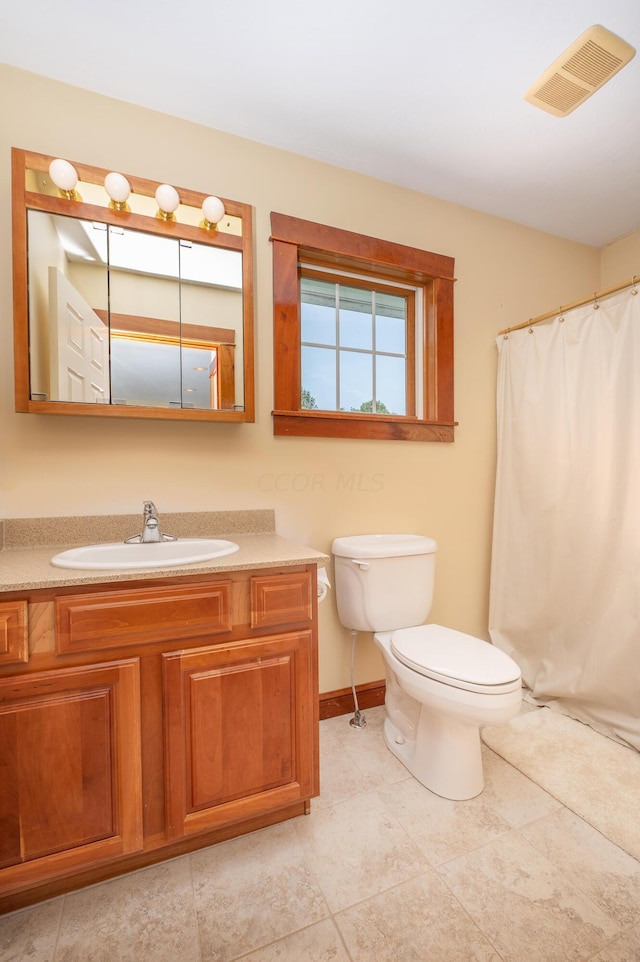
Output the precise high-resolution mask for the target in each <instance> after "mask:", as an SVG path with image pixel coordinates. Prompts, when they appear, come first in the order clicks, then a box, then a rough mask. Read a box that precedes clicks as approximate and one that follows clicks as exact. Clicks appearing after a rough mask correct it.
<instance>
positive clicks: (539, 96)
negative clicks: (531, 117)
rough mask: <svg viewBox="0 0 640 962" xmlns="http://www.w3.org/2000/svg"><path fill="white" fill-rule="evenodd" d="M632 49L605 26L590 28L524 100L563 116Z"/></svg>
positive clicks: (629, 56) (627, 57)
mask: <svg viewBox="0 0 640 962" xmlns="http://www.w3.org/2000/svg"><path fill="white" fill-rule="evenodd" d="M634 56H635V50H634V49H633V47H631V46H630V45H629V44H628V43H625V41H624V40H621V39H620V37H617V36H616V35H615V33H611V32H610V31H609V30H605V28H604V27H600V26H595V27H589V29H588V30H585V32H584V33H583V34H582V35H581V36H580V37H578V39H577V40H576V41H574V43H572V44H571V46H570V47H569V49H568V50H565V52H564V53H563V54H561V56H559V57H558V59H557V60H556V61H554V63H552V64H551V66H550V67H549V68H548V70H545V72H544V73H543V74H542V76H541V77H540V78H539V79H538V80H536V82H535V83H534V84H532V85H531V87H529V89H528V90H527V92H526V94H525V95H524V99H525V100H526V101H528V103H530V104H533V105H534V107H540V109H541V110H546V111H547V113H550V114H554V115H555V116H556V117H566V116H567V114H570V113H571V111H572V110H575V109H576V107H578V106H579V105H580V104H581V103H582V102H583V101H585V100H586V99H587V97H590V96H591V94H594V93H595V92H596V90H599V89H600V87H602V86H603V84H605V83H606V82H607V80H610V79H611V77H613V75H614V74H616V73H618V71H619V70H622V68H623V67H624V66H625V65H626V64H628V63H629V61H630V60H631V59H633V57H634Z"/></svg>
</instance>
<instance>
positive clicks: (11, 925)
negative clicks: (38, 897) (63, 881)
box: [0, 899, 63, 962]
mask: <svg viewBox="0 0 640 962" xmlns="http://www.w3.org/2000/svg"><path fill="white" fill-rule="evenodd" d="M62 905H63V900H62V899H53V900H52V901H51V902H43V903H42V904H41V905H34V906H32V907H31V908H28V909H21V910H20V911H19V912H11V913H10V914H9V915H3V916H0V962H23V960H25V959H28V960H29V962H51V959H53V957H54V952H55V947H56V941H57V938H58V927H59V925H60V916H61V915H62Z"/></svg>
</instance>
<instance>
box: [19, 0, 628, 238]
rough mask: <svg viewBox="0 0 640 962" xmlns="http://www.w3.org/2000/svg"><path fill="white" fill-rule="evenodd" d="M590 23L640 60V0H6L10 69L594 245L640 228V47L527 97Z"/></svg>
mask: <svg viewBox="0 0 640 962" xmlns="http://www.w3.org/2000/svg"><path fill="white" fill-rule="evenodd" d="M36 8H37V9H36ZM594 24H601V25H602V26H604V27H606V28H607V29H608V30H611V31H612V32H613V33H616V34H618V35H619V36H621V37H622V38H623V39H624V40H626V41H627V42H628V43H630V44H631V45H632V46H633V47H635V48H636V49H637V50H639V51H640V0H537V2H536V3H529V4H525V3H522V2H519V0H485V2H484V3H480V2H479V0H448V3H443V2H437V3H436V2H431V3H430V2H429V0H396V2H389V0H366V2H365V0H323V2H322V3H313V4H312V3H310V2H309V0H306V2H305V0H217V2H216V0H180V2H176V0H171V2H169V0H109V3H108V5H107V4H104V3H87V2H86V0H57V2H56V3H45V2H44V0H37V2H36V3H35V4H33V3H20V2H15V0H14V2H12V3H9V2H8V0H5V3H4V4H3V10H2V14H1V16H0V62H4V63H8V64H11V65H13V66H16V67H21V68H23V69H25V70H30V71H32V72H34V73H38V74H42V75H44V76H47V77H53V78H55V79H57V80H61V81H64V82H66V83H70V84H73V85H75V86H79V87H84V88H86V89H88V90H93V91H97V92H99V93H103V94H106V95H108V96H111V97H116V98H118V99H120V100H125V101H129V102H131V103H135V104H140V105H143V106H146V107H150V108H153V109H156V110H160V111H163V112H165V113H169V114H173V115H175V116H178V117H184V118H188V119H189V120H193V121H196V122H198V123H201V124H205V125H207V126H210V127H214V128H217V129H218V130H223V131H228V132H230V133H234V134H239V135H241V136H243V137H247V138H249V139H250V140H255V141H259V142H262V143H265V144H271V145H273V146H275V147H281V148H285V149H287V150H291V151H294V152H296V153H299V154H303V155H306V156H308V157H314V158H317V159H319V160H323V161H327V162H328V163H331V164H335V165H337V166H339V167H345V168H348V169H351V170H356V171H360V172H362V173H366V174H370V175H372V176H374V177H378V178H381V179H383V180H387V181H391V182H393V183H396V184H401V185H404V186H406V187H410V188H413V189H415V190H420V191H423V192H425V193H427V194H431V195H434V196H436V197H441V198H444V199H446V200H450V201H454V202H455V203H459V204H463V205H465V206H466V207H471V208H475V209H477V210H480V211H485V212H488V213H491V214H496V215H498V216H499V217H505V218H507V219H509V220H513V221H517V222H519V223H522V224H526V225H529V226H532V227H536V228H539V229H541V230H544V231H549V232H550V233H553V234H558V235H560V236H562V237H567V238H571V239H574V240H577V241H581V242H583V243H585V244H591V245H594V246H597V247H601V246H603V245H605V244H607V243H609V242H611V241H613V240H615V239H617V238H619V237H622V236H624V235H625V234H628V233H631V232H632V231H635V230H638V229H640V53H638V54H637V55H636V56H635V57H634V59H633V60H632V61H631V63H630V64H629V65H628V66H626V67H625V68H624V69H623V70H622V71H621V72H620V73H619V74H617V75H616V76H615V77H613V78H612V80H610V81H609V82H608V83H607V84H605V86H604V87H602V88H601V89H600V90H599V91H598V92H597V93H596V94H594V96H593V97H591V98H590V99H589V100H587V101H586V102H585V103H584V104H583V105H582V106H580V107H578V108H577V110H575V111H574V112H573V113H572V114H570V115H569V116H568V117H565V118H562V119H560V118H557V117H553V116H552V115H550V114H547V113H544V112H543V111H541V110H539V109H537V108H536V107H533V106H531V105H529V104H527V103H526V102H525V101H524V99H523V94H524V92H525V91H526V90H527V88H528V87H529V86H530V85H531V84H532V83H533V82H534V81H535V80H536V79H537V78H538V77H539V76H540V74H541V73H542V72H543V71H544V70H545V69H546V68H547V67H548V66H549V65H550V64H551V63H552V62H553V61H554V60H555V59H556V58H557V57H558V56H559V55H560V54H561V53H562V52H563V51H564V50H565V49H566V48H567V47H568V46H569V45H570V44H571V43H572V42H573V41H574V40H575V39H577V37H578V36H579V35H580V34H581V33H582V32H583V31H584V30H586V29H587V28H588V27H590V26H592V25H594Z"/></svg>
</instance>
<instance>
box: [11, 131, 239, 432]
mask: <svg viewBox="0 0 640 962" xmlns="http://www.w3.org/2000/svg"><path fill="white" fill-rule="evenodd" d="M51 160H52V158H50V157H47V156H45V155H41V154H32V153H27V152H26V151H20V150H17V149H15V148H14V151H13V161H14V305H15V351H16V354H15V363H16V410H18V411H28V412H32V413H60V414H90V415H98V416H115V417H153V418H165V417H166V418H169V419H176V418H179V419H185V418H187V419H191V420H203V419H204V420H224V421H253V420H254V406H253V405H254V402H253V297H252V291H253V283H252V279H253V266H252V230H251V226H252V225H251V208H250V207H249V206H248V205H243V204H238V203H237V202H232V201H229V200H223V204H224V216H223V217H222V219H221V220H220V221H219V223H218V225H217V227H214V228H213V229H212V225H210V224H209V223H208V222H206V221H204V224H203V215H202V211H201V209H200V206H201V204H202V201H203V200H204V199H205V196H206V195H204V194H196V193H194V192H192V191H185V190H183V189H178V193H179V195H180V205H179V207H178V209H177V211H176V215H175V217H176V220H173V219H167V218H166V215H165V216H164V217H161V216H159V215H157V213H156V212H157V204H156V202H155V200H154V194H155V190H156V188H157V187H158V186H159V185H158V184H155V183H153V182H150V181H142V180H139V179H137V178H133V177H132V178H128V179H129V181H130V183H131V186H132V188H133V194H132V195H131V198H130V200H129V203H130V205H131V208H133V210H130V209H127V210H118V209H113V207H112V206H111V207H110V206H109V197H108V195H107V194H106V192H105V190H104V188H103V187H102V186H101V185H102V184H103V182H104V177H105V175H106V173H108V172H106V171H103V170H101V169H98V168H90V167H86V166H82V165H79V164H74V166H75V167H76V170H77V171H78V174H79V176H80V182H79V184H78V185H77V187H78V191H77V194H74V195H73V196H60V194H61V193H62V192H61V191H59V190H58V188H56V187H55V185H53V184H52V182H51V180H50V178H49V174H48V168H49V164H50V162H51ZM78 194H79V195H80V198H82V199H79V197H78ZM134 202H135V205H136V206H135V207H134ZM127 207H129V204H128V205H127Z"/></svg>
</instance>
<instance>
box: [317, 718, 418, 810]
mask: <svg viewBox="0 0 640 962" xmlns="http://www.w3.org/2000/svg"><path fill="white" fill-rule="evenodd" d="M366 716H367V724H366V727H365V728H363V729H357V728H353V727H352V726H351V725H350V724H349V721H350V719H351V718H352V717H353V714H349V715H340V716H338V717H337V718H329V719H326V720H325V721H323V722H322V723H321V725H320V797H319V798H318V799H316V801H315V804H316V805H319V806H321V807H326V806H327V805H334V804H335V803H336V802H339V801H343V800H344V799H346V798H352V797H353V796H354V795H358V794H361V793H362V792H368V791H370V790H371V789H373V788H377V787H379V786H383V785H389V784H393V783H394V782H397V781H401V780H402V779H405V778H411V777H412V776H411V775H410V774H409V772H408V771H407V769H406V768H405V767H404V765H402V764H401V763H400V762H399V761H398V759H397V758H396V757H395V755H393V754H392V753H391V752H390V751H389V749H388V748H387V746H386V745H385V743H384V739H383V735H382V726H383V723H384V719H385V710H384V707H378V708H371V709H369V710H368V711H367V712H366Z"/></svg>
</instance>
